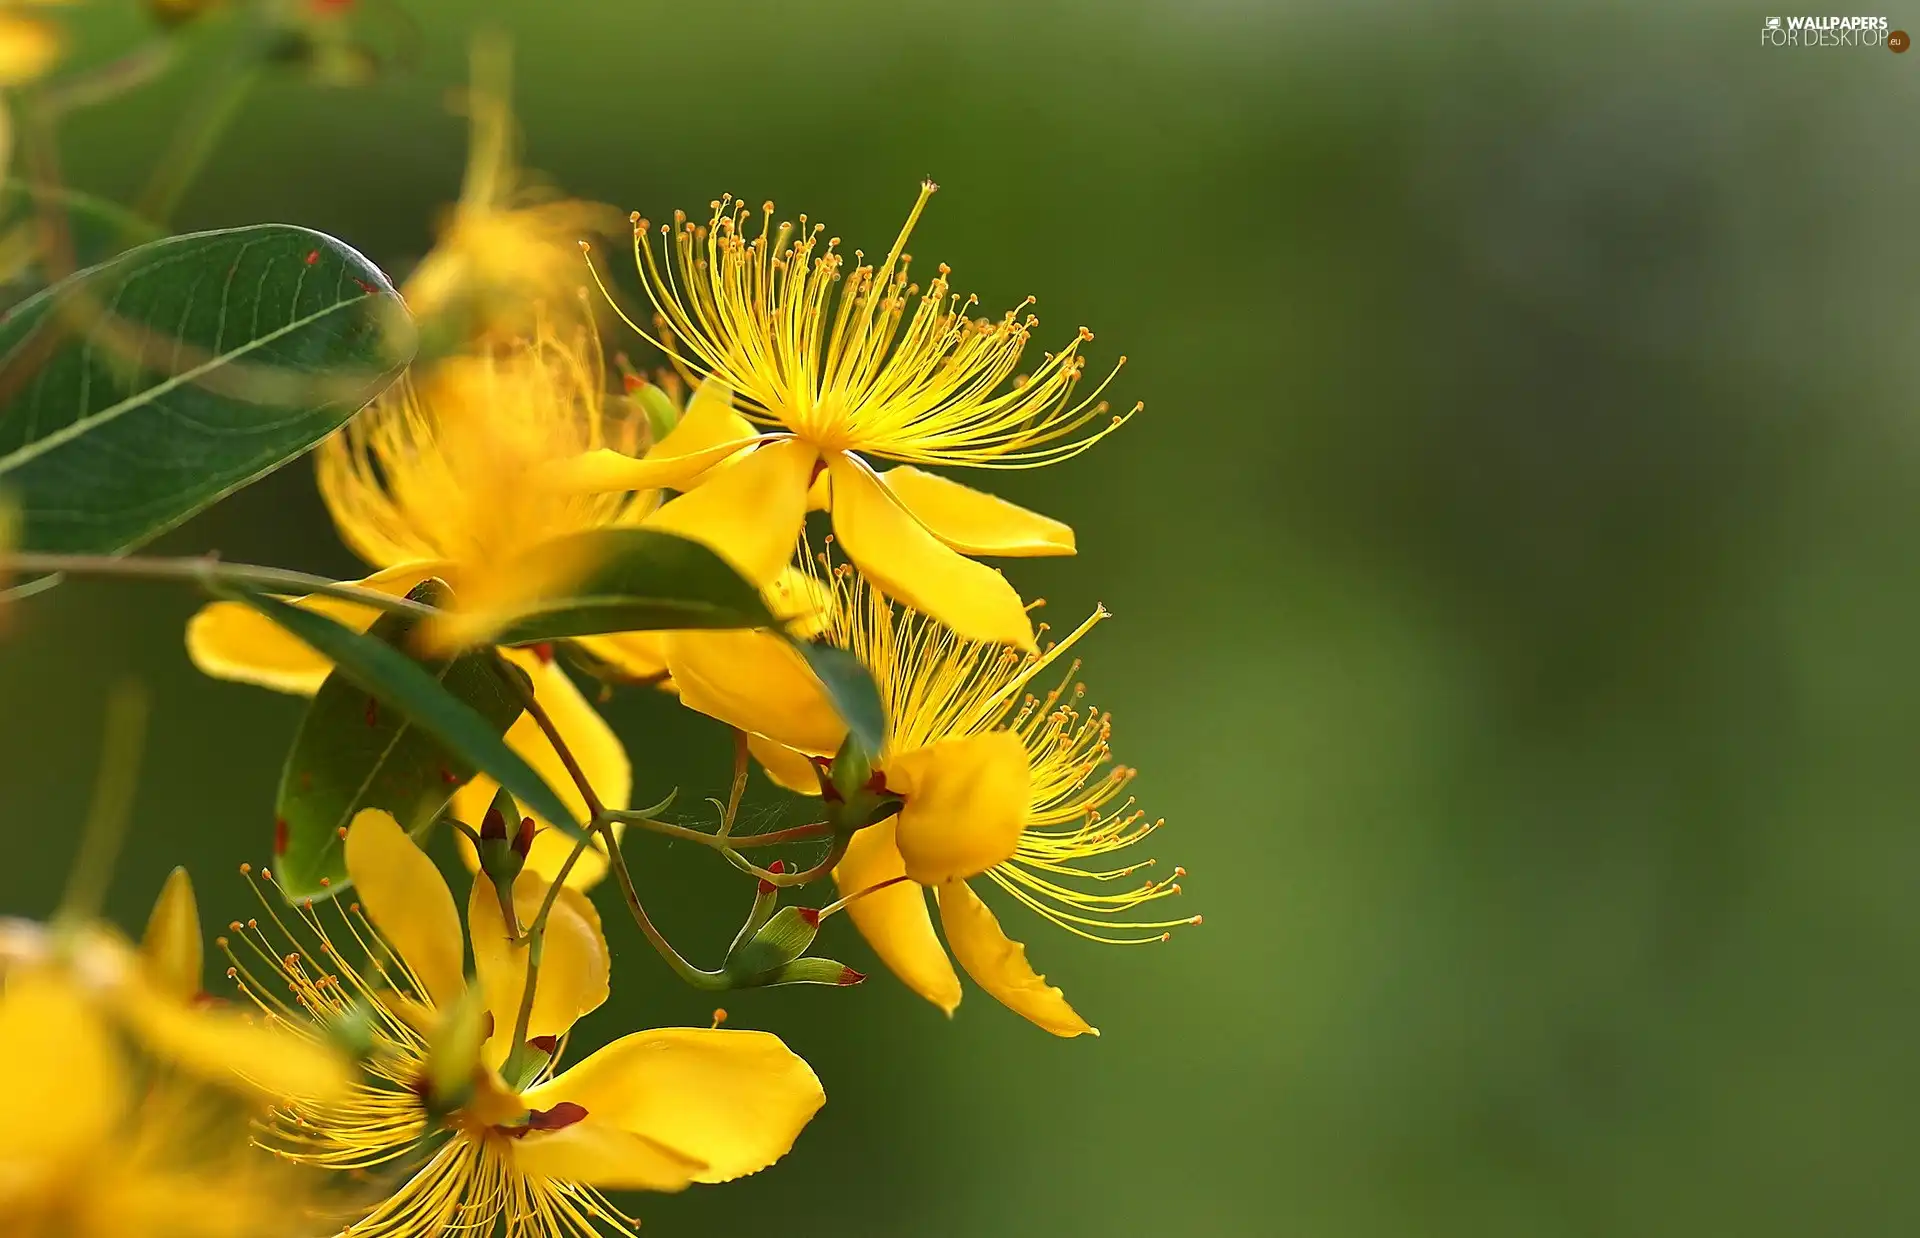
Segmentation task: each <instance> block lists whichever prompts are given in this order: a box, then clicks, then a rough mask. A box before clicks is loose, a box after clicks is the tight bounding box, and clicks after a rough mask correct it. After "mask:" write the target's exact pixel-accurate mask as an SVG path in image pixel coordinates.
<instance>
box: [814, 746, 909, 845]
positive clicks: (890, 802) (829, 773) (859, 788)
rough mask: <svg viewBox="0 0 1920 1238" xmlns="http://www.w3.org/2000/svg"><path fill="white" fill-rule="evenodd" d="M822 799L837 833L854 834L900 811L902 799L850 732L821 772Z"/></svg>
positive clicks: (828, 819)
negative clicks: (894, 792) (892, 789)
mask: <svg viewBox="0 0 1920 1238" xmlns="http://www.w3.org/2000/svg"><path fill="white" fill-rule="evenodd" d="M820 799H821V803H822V805H823V806H824V808H825V809H826V817H827V821H828V823H829V824H830V825H832V826H833V830H834V833H836V834H851V833H853V832H854V831H856V830H860V829H864V828H866V827H867V826H869V825H872V824H873V823H874V822H876V821H884V820H886V819H887V818H888V817H891V816H892V815H893V814H894V813H897V812H899V811H900V804H901V799H900V797H899V796H897V795H895V794H893V793H892V792H891V791H889V790H887V780H886V775H885V774H883V773H882V772H880V771H879V770H876V769H874V768H873V760H872V757H871V755H870V754H869V753H868V752H867V750H866V749H865V748H864V747H862V746H861V744H860V741H859V740H857V739H855V738H854V737H853V734H852V732H848V734H847V738H846V740H845V741H844V742H843V743H842V744H841V745H840V751H838V752H836V753H834V754H833V761H832V763H831V764H829V765H828V766H827V768H826V769H825V770H822V771H820Z"/></svg>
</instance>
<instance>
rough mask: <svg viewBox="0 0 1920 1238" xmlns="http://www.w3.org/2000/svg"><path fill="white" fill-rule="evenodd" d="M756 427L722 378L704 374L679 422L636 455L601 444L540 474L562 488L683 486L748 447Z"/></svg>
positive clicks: (756, 434)
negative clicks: (741, 411) (737, 409)
mask: <svg viewBox="0 0 1920 1238" xmlns="http://www.w3.org/2000/svg"><path fill="white" fill-rule="evenodd" d="M760 437H761V435H760V432H759V431H758V430H756V429H754V428H753V423H752V422H750V421H748V420H747V419H746V418H745V417H742V416H741V415H740V414H738V413H736V412H734V411H733V397H732V393H731V391H730V390H729V389H728V387H727V385H726V383H724V382H722V381H721V380H719V379H716V378H709V379H707V380H706V381H705V382H703V383H701V384H700V389H699V390H698V391H695V392H694V393H693V399H692V400H690V401H689V402H688V404H687V413H686V416H684V417H682V418H681V419H680V424H679V425H676V426H675V427H674V428H673V430H672V431H671V432H670V433H669V434H668V435H667V436H666V437H665V438H663V439H661V440H660V441H659V442H658V443H655V444H654V445H653V446H652V447H651V448H649V449H648V450H647V454H646V455H645V456H643V457H641V458H640V459H637V460H636V459H634V458H633V457H632V456H628V455H622V454H621V453H620V452H617V451H611V450H608V449H606V448H601V449H600V450H598V451H590V452H587V453H586V454H585V455H583V456H577V457H575V458H574V459H572V460H566V461H562V462H561V463H560V464H559V465H558V466H555V467H552V468H551V469H550V470H549V472H548V476H547V477H546V478H545V479H544V480H545V481H547V482H548V483H549V484H551V485H554V486H555V487H557V488H559V489H562V490H571V491H574V492H576V493H588V494H592V493H604V492H606V491H611V490H658V489H662V488H665V489H670V490H687V489H690V488H692V487H693V486H695V485H697V484H698V483H699V481H700V479H701V477H702V475H703V474H705V473H706V472H707V470H708V469H710V468H712V467H713V466H714V465H716V464H719V463H721V462H722V461H724V460H726V459H728V458H729V457H730V456H732V455H733V454H734V453H735V452H738V451H742V450H745V449H746V448H749V447H752V446H753V445H754V444H755V443H756V442H757V441H759V439H760Z"/></svg>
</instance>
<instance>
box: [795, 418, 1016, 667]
mask: <svg viewBox="0 0 1920 1238" xmlns="http://www.w3.org/2000/svg"><path fill="white" fill-rule="evenodd" d="M827 467H828V469H829V470H830V471H831V473H832V475H833V531H834V534H835V536H837V537H838V538H839V539H840V546H841V549H843V550H845V551H846V552H847V557H848V558H849V559H851V560H853V562H854V565H855V566H857V567H858V568H859V569H860V571H861V574H862V575H864V576H866V578H867V579H868V580H870V581H872V582H873V583H874V585H875V586H876V587H878V588H879V590H880V591H881V592H882V593H884V594H886V595H887V596H888V597H890V598H893V599H894V600H895V601H898V602H902V603H905V604H906V605H908V606H911V607H912V608H913V609H915V610H917V611H920V612H921V613H923V614H926V615H931V616H932V617H933V618H935V619H937V620H939V621H940V622H941V623H944V624H945V625H947V626H948V627H950V628H952V629H953V630H954V631H955V632H956V633H958V634H959V635H961V636H963V637H966V638H967V639H969V640H980V641H993V642H996V643H999V644H1006V645H1015V646H1018V647H1019V648H1021V649H1033V648H1034V647H1035V646H1034V641H1033V622H1032V621H1031V620H1030V619H1028V617H1027V612H1026V609H1025V608H1024V607H1023V606H1021V604H1020V595H1019V594H1018V593H1016V592H1014V588H1013V586H1012V585H1010V584H1008V583H1007V578H1006V577H1004V576H1002V575H1001V574H1000V573H999V572H996V571H994V570H993V569H992V568H990V567H988V566H986V565H985V564H983V563H975V562H974V561H973V560H972V559H969V558H966V557H965V556H964V555H961V554H958V553H956V552H955V551H952V550H949V549H948V548H947V547H946V546H945V545H943V544H942V543H941V542H940V540H939V539H938V538H936V537H935V536H934V535H933V534H932V533H930V532H928V531H927V528H926V526H925V525H923V524H921V523H920V522H919V521H918V520H916V519H914V516H913V514H912V513H911V512H909V511H908V510H907V509H906V508H905V507H904V506H902V505H901V503H900V501H899V500H897V499H895V498H894V497H893V494H892V492H891V491H889V490H887V489H886V487H884V486H883V485H881V484H880V481H879V479H878V478H876V477H875V476H874V475H873V471H872V470H871V469H870V468H868V467H867V466H866V464H865V463H864V462H861V461H858V460H856V459H855V458H853V457H852V456H849V455H846V454H845V453H837V454H835V455H834V456H833V457H832V458H831V459H830V460H829V461H828V465H827Z"/></svg>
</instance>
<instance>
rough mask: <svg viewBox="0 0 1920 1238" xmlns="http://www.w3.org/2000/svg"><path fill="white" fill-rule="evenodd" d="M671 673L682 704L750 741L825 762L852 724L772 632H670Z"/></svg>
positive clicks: (806, 668)
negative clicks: (769, 743) (769, 742)
mask: <svg viewBox="0 0 1920 1238" xmlns="http://www.w3.org/2000/svg"><path fill="white" fill-rule="evenodd" d="M666 647H667V668H668V669H669V670H671V671H672V672H673V681H674V683H675V684H677V685H679V688H680V701H681V703H682V704H683V705H685V706H687V708H689V709H695V710H698V711H699V712H701V713H703V714H706V715H707V716H709V717H712V718H718V719H719V720H720V721H722V722H724V723H726V724H727V725H729V726H732V727H735V728H737V729H739V730H742V731H746V732H747V733H748V734H751V735H764V736H765V737H767V738H768V739H771V740H773V741H774V742H775V743H778V744H784V745H786V746H787V747H789V748H794V749H797V750H799V751H801V752H807V753H813V754H815V755H819V756H826V755H828V754H830V753H832V752H834V751H835V750H837V749H838V748H839V747H840V741H841V740H843V739H845V738H846V735H847V724H846V723H844V722H842V721H841V720H840V714H839V713H838V711H836V710H835V709H834V707H833V703H832V702H831V701H830V700H828V699H827V693H826V689H824V688H822V687H821V686H820V681H819V680H818V679H816V678H815V677H814V674H813V672H812V671H811V670H809V669H808V667H807V664H806V662H805V661H804V660H803V659H802V658H801V657H800V655H799V654H797V653H795V652H794V651H793V648H792V647H791V646H789V645H788V644H787V643H786V642H785V641H783V640H781V639H780V638H779V637H777V636H773V635H771V634H769V633H766V632H669V633H668V634H667V639H666Z"/></svg>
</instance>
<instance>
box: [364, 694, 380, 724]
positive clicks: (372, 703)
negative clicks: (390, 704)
mask: <svg viewBox="0 0 1920 1238" xmlns="http://www.w3.org/2000/svg"><path fill="white" fill-rule="evenodd" d="M367 725H368V726H379V725H380V701H379V699H378V698H377V697H371V696H370V697H368V698H367Z"/></svg>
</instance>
